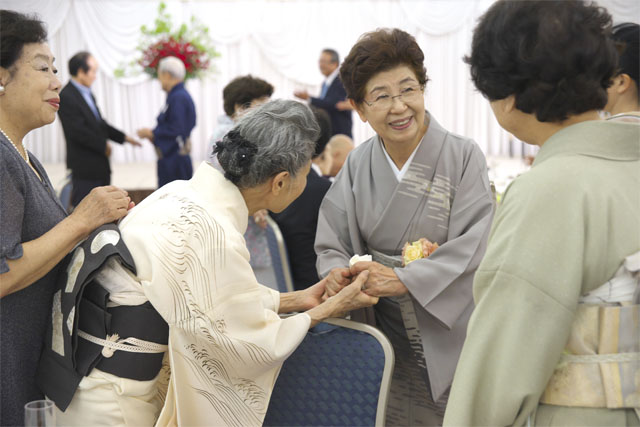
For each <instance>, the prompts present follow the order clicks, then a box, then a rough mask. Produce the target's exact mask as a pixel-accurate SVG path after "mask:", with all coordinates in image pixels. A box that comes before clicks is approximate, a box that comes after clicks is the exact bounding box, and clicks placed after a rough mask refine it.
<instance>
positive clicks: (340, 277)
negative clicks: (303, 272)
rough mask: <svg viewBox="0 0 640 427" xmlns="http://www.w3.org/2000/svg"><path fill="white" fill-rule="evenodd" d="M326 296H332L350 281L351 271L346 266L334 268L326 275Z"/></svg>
mask: <svg viewBox="0 0 640 427" xmlns="http://www.w3.org/2000/svg"><path fill="white" fill-rule="evenodd" d="M326 278H327V283H326V289H327V297H332V296H334V295H335V294H337V293H338V292H340V291H341V290H342V288H344V287H345V286H347V285H348V284H349V283H351V272H350V271H349V269H348V268H346V267H345V268H334V269H333V270H331V272H330V273H329V274H328V275H327V277H326Z"/></svg>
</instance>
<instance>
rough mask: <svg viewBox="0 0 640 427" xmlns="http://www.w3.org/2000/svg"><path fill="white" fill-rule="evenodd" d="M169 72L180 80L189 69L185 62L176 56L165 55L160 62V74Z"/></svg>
mask: <svg viewBox="0 0 640 427" xmlns="http://www.w3.org/2000/svg"><path fill="white" fill-rule="evenodd" d="M163 72H167V73H169V74H170V75H171V76H172V77H174V78H176V79H178V80H184V76H185V75H186V74H187V70H186V69H185V68H184V62H182V61H181V60H180V59H179V58H176V57H175V56H167V57H164V58H162V59H161V60H160V62H158V74H160V73H163Z"/></svg>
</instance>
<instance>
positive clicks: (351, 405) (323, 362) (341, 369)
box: [264, 319, 394, 426]
mask: <svg viewBox="0 0 640 427" xmlns="http://www.w3.org/2000/svg"><path fill="white" fill-rule="evenodd" d="M393 364H394V355H393V348H392V347H391V343H390V342H389V340H388V339H387V337H386V336H385V335H384V334H382V332H380V331H379V330H378V329H376V328H374V327H372V326H369V325H366V324H363V323H358V322H353V321H350V320H345V319H328V320H327V321H326V323H320V324H319V325H318V326H316V327H315V328H313V329H311V330H310V331H309V332H308V333H307V336H306V337H305V339H304V340H303V341H302V343H301V344H300V346H299V347H298V348H297V349H296V351H295V352H294V353H293V354H292V355H291V356H290V357H289V358H288V359H287V360H286V361H285V362H284V365H283V367H282V370H281V371H280V375H279V376H278V380H277V381H276V384H275V388H274V390H273V394H272V396H271V401H270V403H269V408H268V409H267V415H266V417H265V420H264V425H265V426H374V425H375V426H382V425H384V420H385V412H386V406H387V396H388V391H389V385H390V384H391V375H392V372H393Z"/></svg>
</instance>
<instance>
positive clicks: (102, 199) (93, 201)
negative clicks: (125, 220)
mask: <svg viewBox="0 0 640 427" xmlns="http://www.w3.org/2000/svg"><path fill="white" fill-rule="evenodd" d="M133 206H134V203H133V202H132V201H131V198H130V197H129V196H128V195H127V192H126V191H124V190H121V189H119V188H118V187H114V186H113V185H109V186H106V187H96V188H94V189H93V190H91V192H90V193H89V194H88V195H87V197H85V198H84V199H82V201H81V202H80V203H79V204H78V206H76V208H75V209H74V210H73V213H72V214H71V215H70V216H69V218H70V219H73V220H75V221H77V223H78V226H79V227H81V228H82V229H83V231H84V232H85V233H86V234H87V235H88V234H89V233H91V232H92V231H93V230H95V229H96V228H98V227H100V226H101V225H103V224H107V223H110V222H114V221H117V220H119V219H120V218H122V217H124V216H125V215H126V214H127V212H128V211H129V209H131V208H133Z"/></svg>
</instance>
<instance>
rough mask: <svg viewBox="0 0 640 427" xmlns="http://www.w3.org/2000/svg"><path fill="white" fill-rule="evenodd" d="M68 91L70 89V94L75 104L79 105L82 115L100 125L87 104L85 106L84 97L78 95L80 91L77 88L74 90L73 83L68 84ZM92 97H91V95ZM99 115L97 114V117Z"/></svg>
mask: <svg viewBox="0 0 640 427" xmlns="http://www.w3.org/2000/svg"><path fill="white" fill-rule="evenodd" d="M69 89H71V93H72V94H73V96H74V97H75V98H76V102H77V103H78V105H80V108H81V110H82V113H83V114H84V115H85V116H86V117H87V118H88V119H89V120H91V121H93V122H95V123H97V124H100V120H97V119H96V116H95V115H94V114H93V111H91V107H89V104H87V101H85V99H84V96H82V94H81V93H80V91H79V90H78V88H76V87H75V86H74V85H73V83H71V82H69ZM92 96H93V95H92ZM94 103H95V99H94ZM96 108H97V104H96ZM99 114H100V113H99V112H98V115H99Z"/></svg>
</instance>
